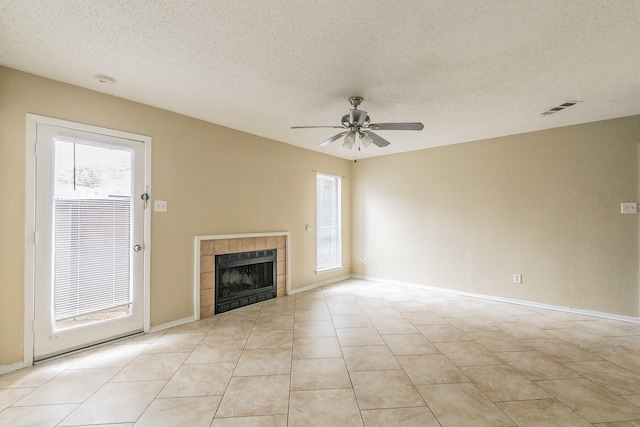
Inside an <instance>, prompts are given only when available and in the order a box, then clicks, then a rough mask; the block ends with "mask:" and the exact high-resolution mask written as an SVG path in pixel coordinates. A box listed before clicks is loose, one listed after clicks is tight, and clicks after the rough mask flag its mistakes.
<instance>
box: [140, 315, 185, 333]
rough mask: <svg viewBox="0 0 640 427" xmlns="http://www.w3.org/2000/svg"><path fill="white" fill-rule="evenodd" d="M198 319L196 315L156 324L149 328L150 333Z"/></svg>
mask: <svg viewBox="0 0 640 427" xmlns="http://www.w3.org/2000/svg"><path fill="white" fill-rule="evenodd" d="M195 320H197V319H196V318H195V316H189V317H185V318H183V319H178V320H174V321H173V322H168V323H163V324H161V325H155V326H152V327H151V328H149V333H150V334H152V333H154V332H158V331H162V330H165V329H169V328H173V327H176V326H180V325H184V324H185V323H189V322H194V321H195Z"/></svg>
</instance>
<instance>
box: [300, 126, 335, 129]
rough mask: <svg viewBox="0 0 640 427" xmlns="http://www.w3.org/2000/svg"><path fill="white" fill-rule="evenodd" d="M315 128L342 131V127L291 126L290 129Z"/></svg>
mask: <svg viewBox="0 0 640 427" xmlns="http://www.w3.org/2000/svg"><path fill="white" fill-rule="evenodd" d="M315 128H317V129H319V128H331V129H344V126H291V129H315Z"/></svg>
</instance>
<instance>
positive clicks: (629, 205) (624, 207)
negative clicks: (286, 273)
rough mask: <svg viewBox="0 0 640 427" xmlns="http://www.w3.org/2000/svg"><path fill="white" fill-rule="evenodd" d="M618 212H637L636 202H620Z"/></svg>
mask: <svg viewBox="0 0 640 427" xmlns="http://www.w3.org/2000/svg"><path fill="white" fill-rule="evenodd" d="M620 213H623V214H636V213H638V203H636V202H625V203H620Z"/></svg>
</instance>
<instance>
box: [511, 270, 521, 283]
mask: <svg viewBox="0 0 640 427" xmlns="http://www.w3.org/2000/svg"><path fill="white" fill-rule="evenodd" d="M513 283H518V284H519V283H522V274H518V273H515V274H514V275H513Z"/></svg>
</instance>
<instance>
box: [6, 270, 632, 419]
mask: <svg viewBox="0 0 640 427" xmlns="http://www.w3.org/2000/svg"><path fill="white" fill-rule="evenodd" d="M0 425H2V426H107V425H109V426H120V427H125V426H133V425H135V426H154V427H158V426H172V427H174V426H189V427H191V426H212V427H230V426H249V427H251V426H258V427H262V426H265V427H266V426H269V427H279V426H323V427H326V426H341V427H343V426H367V427H369V426H445V427H446V426H474V427H476V426H545V427H548V426H591V425H597V426H609V427H614V426H615V427H623V426H624V427H631V426H636V427H638V426H640V324H634V323H626V322H619V321H613V320H606V319H600V318H595V317H588V316H581V315H576V314H569V313H564V312H559V311H552V310H544V309H538V308H530V307H525V306H518V305H512V304H505V303H499V302H493V301H487V300H482V299H474V298H468V297H464V296H457V295H452V294H447V293H441V292H435V291H428V290H422V289H417V288H411V287H402V286H393V285H387V284H382V283H373V282H364V281H360V280H348V281H345V282H341V283H337V284H333V285H330V286H326V287H324V288H320V289H317V290H313V291H308V292H305V293H300V294H297V295H292V296H286V297H283V298H278V299H276V300H270V301H267V302H265V303H262V304H258V305H253V306H249V307H244V308H242V309H239V310H235V311H233V312H229V313H225V314H222V315H219V316H215V317H213V318H209V319H205V320H202V321H199V322H193V323H190V324H186V325H182V326H179V327H176V328H173V329H169V330H166V331H162V332H158V333H154V334H150V335H145V336H141V337H136V338H132V339H129V340H127V341H123V342H120V343H117V344H111V345H109V346H104V347H100V348H97V349H93V350H88V351H85V352H82V353H78V354H75V355H72V356H68V357H65V358H61V359H58V360H54V361H51V362H48V363H44V364H41V365H38V366H35V367H31V368H27V369H24V370H21V371H17V372H13V373H10V374H6V375H4V376H0Z"/></svg>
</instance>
